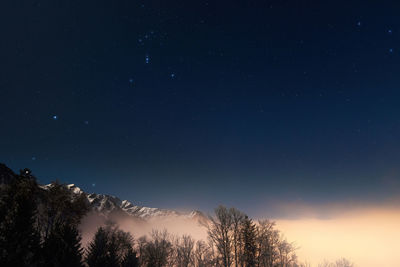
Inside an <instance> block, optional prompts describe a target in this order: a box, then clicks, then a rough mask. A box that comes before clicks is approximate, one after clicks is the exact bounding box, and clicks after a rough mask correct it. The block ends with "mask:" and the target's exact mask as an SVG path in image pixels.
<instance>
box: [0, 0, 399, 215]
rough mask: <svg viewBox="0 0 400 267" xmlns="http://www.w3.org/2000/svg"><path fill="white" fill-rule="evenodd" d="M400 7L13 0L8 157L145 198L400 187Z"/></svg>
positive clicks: (2, 64) (165, 203)
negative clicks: (399, 13)
mask: <svg viewBox="0 0 400 267" xmlns="http://www.w3.org/2000/svg"><path fill="white" fill-rule="evenodd" d="M399 8H400V4H399V3H398V1H394V0H393V1H281V0H280V1H275V0H274V1H244V0H241V1H239V0H233V1H232V0H230V1H227V0H219V1H186V0H170V1H161V0H159V1H153V0H146V1H136V0H118V1H104V0H96V1H95V0H85V1H77V0H70V1H54V0H35V1H32V0H24V1H22V0H19V1H2V2H1V3H0V22H1V23H0V25H1V26H0V29H1V33H2V34H1V36H2V37H1V42H0V58H1V60H0V100H1V105H0V125H1V131H0V161H1V162H4V163H6V164H7V165H8V166H10V167H11V168H13V169H14V170H18V169H21V168H25V167H28V168H31V169H32V170H33V173H34V174H36V176H37V177H38V178H39V181H40V182H41V183H48V182H50V181H52V180H54V179H56V178H58V179H60V180H61V181H63V182H67V183H75V184H77V185H78V186H80V187H81V188H83V189H84V190H87V191H89V192H97V193H107V194H113V195H117V196H119V197H120V198H123V199H129V200H130V201H132V202H133V203H136V204H139V205H147V206H153V207H161V208H177V209H186V208H187V209H189V208H197V209H201V210H206V211H208V210H212V208H214V207H215V206H216V205H218V204H221V203H223V204H226V205H233V206H236V207H237V208H240V209H243V210H245V211H247V212H248V213H249V214H255V213H256V212H259V211H260V210H263V209H264V210H268V209H270V210H271V213H273V206H274V205H273V204H274V203H280V202H303V203H336V202H346V201H358V202H362V203H363V202H365V203H379V202H380V201H384V200H386V199H388V198H392V197H395V196H396V195H398V194H399V193H400V165H399V160H400V138H399V137H400V105H399V103H400V91H399V89H400V88H399V86H400V75H399V74H400V73H399V71H400V18H399V15H398V11H399Z"/></svg>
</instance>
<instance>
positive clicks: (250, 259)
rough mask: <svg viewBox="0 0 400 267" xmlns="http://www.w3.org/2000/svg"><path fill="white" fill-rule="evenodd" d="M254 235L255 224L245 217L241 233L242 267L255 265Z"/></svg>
mask: <svg viewBox="0 0 400 267" xmlns="http://www.w3.org/2000/svg"><path fill="white" fill-rule="evenodd" d="M256 235H257V233H256V226H255V224H254V223H253V221H252V220H251V219H249V217H247V216H245V217H244V220H243V222H242V231H241V237H242V238H241V239H242V243H243V266H244V267H254V266H255V265H256Z"/></svg>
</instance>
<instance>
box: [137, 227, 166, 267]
mask: <svg viewBox="0 0 400 267" xmlns="http://www.w3.org/2000/svg"><path fill="white" fill-rule="evenodd" d="M150 236H151V240H150V241H148V242H146V243H145V244H144V246H143V248H142V253H143V255H140V257H141V259H142V261H141V264H142V266H148V267H164V266H167V264H168V261H169V258H170V254H171V251H172V243H171V241H170V235H169V234H168V232H167V231H166V230H164V231H158V230H153V231H152V232H151V235H150Z"/></svg>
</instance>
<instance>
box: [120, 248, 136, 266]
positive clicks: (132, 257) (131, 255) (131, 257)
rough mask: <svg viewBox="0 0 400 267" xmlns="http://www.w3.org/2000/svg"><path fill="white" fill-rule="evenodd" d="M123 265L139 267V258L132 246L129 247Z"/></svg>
mask: <svg viewBox="0 0 400 267" xmlns="http://www.w3.org/2000/svg"><path fill="white" fill-rule="evenodd" d="M121 267H139V259H138V257H137V256H136V252H135V251H134V250H133V248H132V247H130V248H129V249H128V251H127V252H126V254H125V256H124V258H123V259H122V262H121Z"/></svg>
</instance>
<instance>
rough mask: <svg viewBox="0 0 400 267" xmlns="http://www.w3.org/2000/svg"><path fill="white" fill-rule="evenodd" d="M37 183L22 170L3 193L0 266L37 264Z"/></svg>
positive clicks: (26, 170) (0, 222)
mask: <svg viewBox="0 0 400 267" xmlns="http://www.w3.org/2000/svg"><path fill="white" fill-rule="evenodd" d="M37 189H38V186H37V183H36V179H35V177H34V176H32V174H31V171H30V170H28V169H24V170H22V171H21V173H20V175H18V176H16V177H15V179H13V180H12V181H11V182H10V184H9V185H8V186H7V187H6V189H5V190H4V191H3V192H2V197H1V201H0V203H1V204H0V209H1V212H0V214H1V218H0V219H1V220H0V266H3V267H7V266H21V267H24V266H38V255H39V250H40V238H39V233H38V231H37V229H36V226H35V225H36V224H35V215H36V201H35V199H36V194H37Z"/></svg>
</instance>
